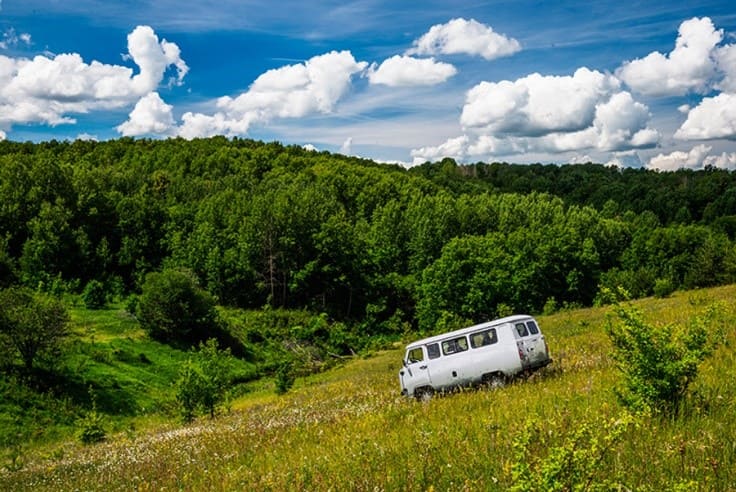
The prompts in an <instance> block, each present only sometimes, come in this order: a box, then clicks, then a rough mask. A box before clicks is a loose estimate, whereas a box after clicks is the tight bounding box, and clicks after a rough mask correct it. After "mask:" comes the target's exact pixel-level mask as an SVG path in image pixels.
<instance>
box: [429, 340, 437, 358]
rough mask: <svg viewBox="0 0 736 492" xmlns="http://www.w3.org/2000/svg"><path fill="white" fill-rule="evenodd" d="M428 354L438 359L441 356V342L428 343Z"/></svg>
mask: <svg viewBox="0 0 736 492" xmlns="http://www.w3.org/2000/svg"><path fill="white" fill-rule="evenodd" d="M427 355H428V356H429V358H430V359H436V358H437V357H439V356H440V344H439V343H432V344H430V345H427Z"/></svg>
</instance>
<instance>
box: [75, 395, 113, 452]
mask: <svg viewBox="0 0 736 492" xmlns="http://www.w3.org/2000/svg"><path fill="white" fill-rule="evenodd" d="M90 395H91V397H92V410H90V411H89V412H87V413H86V414H85V415H84V417H82V418H81V419H79V420H78V421H77V429H78V430H77V437H78V438H79V441H80V442H82V443H83V444H95V443H98V442H102V441H104V440H105V439H106V438H107V432H106V431H105V419H104V417H103V415H102V414H101V413H99V412H98V411H97V400H96V399H95V395H94V394H93V393H92V389H91V388H90Z"/></svg>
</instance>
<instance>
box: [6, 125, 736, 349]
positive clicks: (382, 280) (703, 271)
mask: <svg viewBox="0 0 736 492" xmlns="http://www.w3.org/2000/svg"><path fill="white" fill-rule="evenodd" d="M735 233H736V177H735V176H734V175H733V174H732V173H730V172H728V171H724V170H718V169H706V170H703V171H685V170H682V171H678V172H666V173H664V172H662V173H661V172H654V171H649V170H644V169H624V170H621V169H618V168H610V167H604V166H600V165H595V164H585V165H563V166H555V165H510V164H504V163H493V164H483V163H478V164H474V165H467V166H464V165H457V164H456V163H455V162H454V161H452V160H450V159H446V160H444V161H442V162H439V163H433V164H431V163H427V164H424V165H423V166H418V167H415V168H412V169H409V170H405V169H403V168H401V167H398V166H389V165H380V164H376V163H374V162H371V161H367V160H362V159H358V158H351V157H344V156H341V155H335V154H330V153H327V152H322V153H317V152H312V151H307V150H304V149H302V148H300V147H296V146H283V145H281V144H279V143H261V142H256V141H252V140H243V139H237V138H236V139H225V138H211V139H202V140H194V141H185V140H181V139H171V140H164V141H156V140H133V139H120V140H115V141H108V142H99V143H98V142H91V141H75V142H55V141H52V142H46V143H39V144H33V143H15V142H0V286H2V287H8V286H11V285H16V284H22V285H25V286H27V287H30V288H31V289H34V290H40V291H46V292H57V293H58V292H76V293H80V292H82V291H83V290H84V289H85V287H86V286H87V285H88V284H89V283H90V282H100V283H102V284H103V285H104V288H105V289H106V291H107V292H109V293H111V294H114V295H119V296H128V295H130V294H135V293H139V292H140V289H141V286H142V284H143V282H144V279H145V277H146V275H147V274H148V273H150V272H161V271H164V270H167V269H186V270H188V271H190V272H192V274H193V275H194V277H196V279H197V281H198V282H199V284H200V285H201V286H202V287H203V288H204V289H205V290H206V291H207V292H208V293H209V294H210V295H212V296H213V297H214V298H215V299H216V301H217V303H218V304H219V305H222V306H229V307H235V308H242V309H261V308H263V307H266V306H268V307H270V308H287V309H306V310H309V311H311V312H319V313H325V314H326V315H327V316H328V317H329V319H331V320H336V321H341V322H345V323H346V324H347V326H348V327H349V328H350V329H351V330H353V331H355V333H356V334H359V335H361V336H372V335H386V334H394V333H396V332H397V331H403V330H407V329H408V330H421V331H432V330H434V329H435V327H436V325H437V323H438V322H440V321H442V320H445V321H447V320H448V319H449V318H461V319H463V320H483V319H486V318H489V317H493V316H497V315H499V314H503V313H505V312H508V311H515V312H516V311H527V312H532V313H536V312H541V311H542V310H543V309H544V308H545V306H547V307H548V308H550V307H555V306H556V307H562V306H566V305H581V306H588V305H591V304H593V303H594V302H596V299H597V297H598V293H599V292H600V289H601V287H606V286H607V287H613V286H623V287H624V288H626V289H627V290H628V291H629V292H630V293H631V294H632V295H633V296H634V297H641V296H646V295H650V294H652V293H654V292H655V289H665V288H666V289H672V290H674V289H680V288H693V287H703V286H711V285H718V284H724V283H728V282H732V281H733V280H734V278H735V275H736V256H734V255H735V252H734V234H735Z"/></svg>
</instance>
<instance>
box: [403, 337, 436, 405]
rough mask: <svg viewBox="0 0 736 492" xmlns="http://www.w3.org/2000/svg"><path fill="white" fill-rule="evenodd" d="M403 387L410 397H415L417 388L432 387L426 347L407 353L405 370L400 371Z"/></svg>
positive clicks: (416, 348)
mask: <svg viewBox="0 0 736 492" xmlns="http://www.w3.org/2000/svg"><path fill="white" fill-rule="evenodd" d="M399 377H400V378H401V387H402V388H403V389H405V390H406V392H407V394H408V395H409V396H411V395H414V390H415V389H416V388H423V387H426V386H432V380H431V378H430V376H429V365H428V364H427V354H426V351H425V348H424V347H414V348H411V349H408V350H407V351H406V356H405V357H404V368H403V369H401V370H400V371H399Z"/></svg>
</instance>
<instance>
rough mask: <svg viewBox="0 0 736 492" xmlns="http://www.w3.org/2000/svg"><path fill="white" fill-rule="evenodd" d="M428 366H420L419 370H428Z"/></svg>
mask: <svg viewBox="0 0 736 492" xmlns="http://www.w3.org/2000/svg"><path fill="white" fill-rule="evenodd" d="M426 368H427V366H419V369H426Z"/></svg>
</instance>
